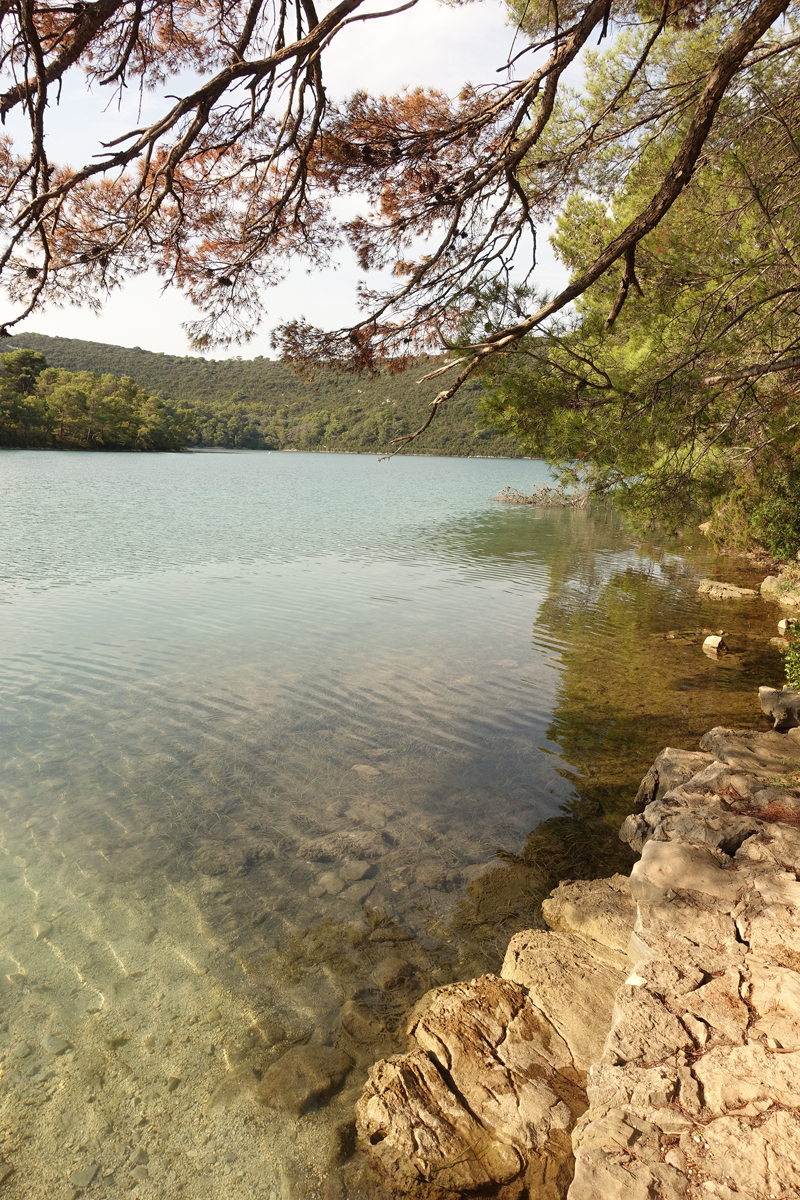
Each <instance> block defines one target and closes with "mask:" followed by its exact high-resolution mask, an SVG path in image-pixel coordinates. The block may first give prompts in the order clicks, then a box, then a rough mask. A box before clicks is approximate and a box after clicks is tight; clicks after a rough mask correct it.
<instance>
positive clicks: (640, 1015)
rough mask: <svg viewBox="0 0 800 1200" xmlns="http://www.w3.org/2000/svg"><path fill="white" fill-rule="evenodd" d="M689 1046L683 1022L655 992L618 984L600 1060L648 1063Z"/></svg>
mask: <svg viewBox="0 0 800 1200" xmlns="http://www.w3.org/2000/svg"><path fill="white" fill-rule="evenodd" d="M692 1048H693V1047H692V1039H691V1037H690V1036H689V1034H688V1033H687V1031H686V1029H685V1028H684V1026H683V1025H682V1024H681V1022H680V1021H679V1020H678V1018H677V1017H676V1016H674V1014H673V1013H671V1012H670V1011H669V1009H668V1008H667V1007H666V1005H665V1004H663V1003H662V1002H661V1001H660V1000H659V999H658V998H657V997H656V996H654V995H652V993H651V992H649V991H648V990H647V989H646V988H643V987H635V986H631V985H626V986H625V987H622V988H620V990H619V992H618V993H617V998H616V1002H615V1004H614V1012H613V1018H612V1025H611V1031H610V1032H609V1034H608V1037H607V1039H606V1043H605V1048H604V1050H603V1059H602V1061H603V1062H604V1063H609V1064H611V1065H612V1066H613V1065H615V1064H620V1063H630V1062H637V1063H642V1064H643V1065H650V1064H652V1063H657V1062H659V1061H660V1060H661V1059H664V1058H668V1057H670V1056H673V1055H675V1054H676V1053H677V1052H678V1051H679V1050H690V1049H692Z"/></svg>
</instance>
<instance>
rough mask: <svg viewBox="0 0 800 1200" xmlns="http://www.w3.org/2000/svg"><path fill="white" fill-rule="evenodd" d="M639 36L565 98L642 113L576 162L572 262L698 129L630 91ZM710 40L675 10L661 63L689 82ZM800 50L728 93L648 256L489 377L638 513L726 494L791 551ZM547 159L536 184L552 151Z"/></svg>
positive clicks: (499, 394) (563, 117)
mask: <svg viewBox="0 0 800 1200" xmlns="http://www.w3.org/2000/svg"><path fill="white" fill-rule="evenodd" d="M644 36H645V32H644V31H643V30H639V31H635V30H627V31H625V32H624V33H623V34H622V35H621V36H620V38H619V39H618V40H617V41H616V43H615V44H614V47H613V49H612V50H611V51H609V52H607V53H604V52H597V53H595V54H592V55H590V56H589V57H588V59H587V77H586V91H585V94H584V95H583V96H581V97H577V96H576V97H575V98H574V103H573V104H572V105H571V106H564V108H563V111H562V112H561V113H560V116H559V122H560V129H561V133H560V134H559V136H562V135H565V134H566V133H568V132H569V130H570V129H571V128H574V130H575V136H576V137H577V135H578V132H579V130H580V129H581V128H589V127H594V126H593V122H594V121H595V120H597V119H599V117H600V115H601V114H603V113H606V112H609V111H614V112H615V113H616V114H617V116H615V118H614V120H615V121H616V120H617V119H618V122H619V125H620V128H622V127H624V126H627V129H628V131H629V133H628V135H626V136H624V137H623V136H620V137H619V138H610V139H608V140H607V141H605V142H604V143H600V142H598V145H597V148H596V153H593V154H592V155H590V156H587V160H586V161H585V162H584V163H582V164H580V165H578V166H576V175H575V182H574V185H573V189H572V194H571V195H570V196H569V198H568V200H567V201H566V203H565V205H564V207H563V209H562V211H561V214H560V216H559V218H558V220H557V228H556V232H555V235H554V237H553V239H552V241H553V245H554V247H555V249H556V252H557V254H558V255H559V257H560V258H561V260H562V261H563V262H564V263H565V265H566V266H567V267H568V268H569V270H570V271H571V272H572V274H573V277H579V276H580V275H581V273H582V272H583V271H585V270H587V269H588V268H589V266H590V264H591V263H592V262H593V261H594V259H595V258H596V256H597V255H598V253H599V252H600V251H601V250H602V248H603V247H604V246H607V245H608V244H609V242H611V241H612V240H613V239H614V238H615V237H616V236H618V235H619V234H620V233H621V231H622V230H623V229H625V228H626V227H628V225H629V224H630V223H631V222H632V221H633V220H634V219H635V218H636V215H637V214H638V213H640V212H641V211H642V210H643V208H644V207H646V205H647V204H648V203H649V201H650V200H651V199H652V197H653V196H654V195H655V194H656V192H657V191H658V187H659V185H660V182H661V181H662V180H663V178H664V176H665V173H666V172H667V171H668V169H669V164H670V163H671V161H672V160H673V158H674V155H675V152H676V149H677V147H678V145H679V144H680V141H681V138H682V137H683V135H684V133H685V129H686V120H687V116H686V114H685V113H679V112H677V111H675V112H673V113H672V114H671V115H670V117H669V119H668V120H665V121H664V123H663V124H662V125H659V123H658V119H657V118H656V114H655V113H654V112H653V111H652V109H651V107H650V106H651V104H652V97H651V96H650V95H649V93H648V83H647V79H646V78H640V80H639V83H638V84H637V85H636V86H634V87H633V88H631V89H629V90H628V91H627V92H625V93H624V94H623V93H619V95H618V96H617V90H618V87H619V86H620V84H621V82H622V80H624V79H625V78H626V77H627V74H628V71H629V69H630V67H631V64H632V63H634V62H635V61H636V59H637V56H638V54H639V52H640V50H641V41H642V38H643V37H644ZM709 46H710V43H709V36H708V29H707V28H706V27H705V26H704V27H703V28H702V29H694V28H693V27H692V26H691V24H687V26H686V27H685V28H680V27H677V28H674V29H671V30H669V31H668V32H666V33H665V35H664V36H663V37H662V38H661V39H660V40H659V43H658V44H657V46H656V48H655V50H654V55H653V56H652V57H651V59H650V62H649V66H648V70H649V71H653V72H655V71H656V69H658V71H660V72H662V74H663V80H664V81H666V82H667V83H668V84H669V86H670V87H671V88H676V89H678V90H680V89H681V88H682V87H684V86H688V84H689V82H690V81H691V80H692V79H695V78H697V77H698V76H699V75H702V74H703V72H704V71H705V70H706V69H707V66H708V55H709ZM799 68H800V57H798V54H797V52H796V51H794V52H793V53H792V54H791V55H787V56H785V57H784V58H783V59H782V60H780V61H777V60H765V61H764V62H763V63H761V64H759V65H758V66H756V67H753V68H752V78H751V85H752V87H751V89H750V90H749V89H748V88H744V87H743V88H742V90H741V92H736V93H732V94H731V95H730V96H728V97H726V100H725V103H724V105H723V106H722V107H721V109H720V113H719V117H718V120H717V124H716V127H715V134H714V136H713V137H712V139H711V140H710V142H709V143H708V145H707V147H706V150H705V152H704V157H703V159H702V161H701V163H700V164H699V165H698V167H697V169H696V170H695V172H694V174H693V176H692V179H691V182H690V183H689V185H688V186H687V187H686V188H685V190H684V191H683V192H682V194H681V195H680V197H679V199H678V200H677V201H676V203H675V204H674V205H673V206H672V208H670V209H669V211H668V212H667V213H666V214H665V216H664V217H663V219H662V220H661V222H660V224H659V225H658V226H657V227H656V228H655V229H653V230H652V231H651V232H649V233H648V234H646V235H645V236H643V237H642V238H641V240H640V241H639V242H638V244H637V246H636V250H635V259H634V257H633V256H632V255H631V256H630V258H629V259H628V260H626V261H620V262H619V263H618V266H617V268H616V269H615V271H614V272H612V273H608V274H606V275H604V276H602V277H601V278H599V279H598V280H597V281H596V282H595V283H594V284H593V285H592V286H591V287H590V288H589V289H588V290H587V291H585V292H584V293H583V294H582V295H581V296H580V297H579V298H578V299H576V301H575V308H574V311H573V312H572V314H571V315H569V316H563V315H559V316H558V317H556V318H553V320H552V322H551V324H550V325H549V327H547V328H544V327H542V328H541V329H540V330H539V332H537V333H536V334H535V335H532V336H530V337H528V338H527V339H526V340H525V341H524V343H523V344H522V345H520V347H519V348H518V350H516V351H515V352H512V353H510V354H509V355H508V356H507V357H506V358H505V359H503V360H500V362H499V363H498V364H497V365H495V366H494V367H493V368H490V374H489V376H488V377H487V382H488V384H489V388H490V396H489V410H490V413H491V419H492V421H493V423H494V424H496V425H497V426H498V427H499V428H501V429H504V430H506V431H507V432H509V433H513V434H515V435H516V436H517V437H519V438H520V440H521V442H522V444H523V446H524V447H525V448H526V449H527V450H528V451H529V452H531V453H534V454H541V455H543V456H544V457H546V458H547V459H548V460H549V461H550V462H551V463H552V464H553V465H554V466H556V467H557V468H559V469H560V470H561V472H562V473H563V476H564V477H565V478H576V477H579V478H580V479H581V480H582V481H583V482H585V483H587V484H588V485H589V486H590V487H591V488H592V489H593V491H594V492H595V494H597V495H608V494H613V496H614V497H615V499H616V501H617V502H618V503H619V504H620V505H621V506H622V507H623V508H625V509H627V511H628V512H629V513H630V514H631V515H632V517H633V518H635V520H636V522H637V523H639V524H646V523H649V522H652V521H659V522H661V523H663V524H665V525H666V526H667V527H668V528H670V529H674V528H677V527H679V526H681V525H682V524H684V523H685V522H686V521H688V520H696V519H697V518H698V517H700V516H701V515H704V514H707V513H709V512H710V511H711V510H712V507H713V506H714V505H715V504H717V505H719V504H720V503H724V504H725V507H726V515H725V518H724V519H723V520H721V521H720V522H718V527H719V528H720V529H721V528H722V526H726V528H727V529H728V530H729V531H730V532H731V533H732V534H733V535H734V536H733V537H732V539H731V540H732V541H734V542H735V543H738V544H744V543H749V542H755V541H759V542H763V544H764V545H767V546H768V547H769V548H770V549H772V551H773V553H775V554H778V555H779V556H786V555H790V554H793V553H794V552H795V550H796V549H797V545H798V532H800V516H798V512H800V506H799V505H798V495H800V491H799V490H798V483H797V478H796V476H795V475H794V474H793V473H792V466H791V464H793V463H795V462H797V461H798V459H800V359H798V356H797V350H796V347H797V345H798V338H800V293H799V292H798V288H797V267H796V262H797V255H798V253H800V235H799V232H798V231H800V168H798V159H797V153H796V146H795V144H794V141H793V138H792V136H791V135H790V134H789V133H788V132H787V131H788V129H789V128H790V127H796V125H797V120H798V101H797V87H796V80H797V77H798V70H799ZM640 85H641V87H640ZM615 96H616V97H617V98H616V99H615ZM612 101H613V103H612ZM779 114H780V115H779ZM762 118H763V119H762ZM650 122H652V125H651V124H650ZM536 158H537V160H539V161H537V162H536V163H535V164H534V163H531V164H530V167H529V181H528V188H529V191H530V193H531V194H532V196H534V197H535V194H536V188H537V187H538V186H540V185H539V183H538V181H539V179H540V175H541V170H542V169H544V167H545V166H546V163H543V162H542V161H541V160H542V159H546V155H544V154H541V153H540V151H539V150H537V153H536ZM542 300H543V298H542V297H534V296H532V297H531V298H530V300H529V303H528V306H527V309H528V311H530V310H531V309H535V308H537V307H538V306H539V304H540V303H541V302H542ZM478 332H479V331H478V330H477V329H476V328H473V329H467V330H465V340H467V341H469V340H476V334H477V333H478ZM775 366H777V367H778V369H777V370H774V369H773V368H774V367H775Z"/></svg>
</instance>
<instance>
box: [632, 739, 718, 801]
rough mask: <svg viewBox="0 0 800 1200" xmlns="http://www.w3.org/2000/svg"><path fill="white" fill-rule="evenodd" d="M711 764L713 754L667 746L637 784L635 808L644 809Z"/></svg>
mask: <svg viewBox="0 0 800 1200" xmlns="http://www.w3.org/2000/svg"><path fill="white" fill-rule="evenodd" d="M713 762H714V755H713V754H704V753H702V752H701V751H699V750H676V749H674V748H673V747H672V746H667V747H666V749H665V750H662V751H661V753H660V754H659V755H658V757H657V758H656V760H655V762H654V763H653V765H652V767H650V769H649V770H648V772H647V774H646V775H645V777H644V779H643V780H642V782H641V783H640V784H639V790H638V792H637V793H636V799H635V801H634V804H635V807H636V808H637V809H640V808H644V806H645V805H646V804H650V803H651V802H652V801H653V800H660V799H661V797H662V796H665V795H666V793H667V792H669V791H671V790H672V788H674V787H677V786H678V785H679V784H681V783H687V782H688V780H690V779H691V778H692V776H693V775H696V774H697V772H698V771H702V770H703V768H704V767H707V766H709V765H710V764H711V763H713Z"/></svg>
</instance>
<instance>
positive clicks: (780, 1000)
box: [746, 954, 800, 1050]
mask: <svg viewBox="0 0 800 1200" xmlns="http://www.w3.org/2000/svg"><path fill="white" fill-rule="evenodd" d="M746 962H747V968H748V975H749V980H748V983H747V1000H748V1002H749V1004H750V1005H751V1007H752V1008H753V1009H754V1010H755V1011H756V1012H757V1013H758V1014H759V1018H758V1020H757V1021H756V1022H755V1023H754V1025H753V1030H754V1031H755V1032H756V1033H757V1034H758V1033H760V1034H763V1036H764V1037H767V1038H770V1039H771V1040H772V1041H773V1042H775V1043H776V1044H777V1045H778V1046H780V1048H781V1049H783V1050H800V974H798V972H797V971H792V970H790V969H788V968H787V967H779V966H776V964H775V961H774V959H772V958H771V957H769V956H762V955H760V954H752V955H748V956H747V959H746Z"/></svg>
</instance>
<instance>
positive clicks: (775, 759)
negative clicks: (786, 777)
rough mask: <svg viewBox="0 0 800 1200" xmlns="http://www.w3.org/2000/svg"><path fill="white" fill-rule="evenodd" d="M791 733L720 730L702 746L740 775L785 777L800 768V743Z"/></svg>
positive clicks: (704, 739)
mask: <svg viewBox="0 0 800 1200" xmlns="http://www.w3.org/2000/svg"><path fill="white" fill-rule="evenodd" d="M794 732H795V731H794V730H790V731H789V733H777V732H771V733H757V732H755V731H754V730H752V729H724V728H722V727H721V726H717V727H716V728H715V729H711V730H709V732H708V733H706V734H704V735H703V736H702V738H701V739H700V746H701V748H702V749H703V750H707V751H708V752H709V753H711V754H713V755H714V756H715V757H716V758H718V759H719V760H720V761H721V762H724V763H727V764H728V766H731V767H734V768H735V769H736V770H739V771H750V772H753V773H755V774H762V775H763V774H773V775H783V774H784V773H785V772H786V771H787V770H790V769H792V764H794V767H793V769H794V770H797V769H799V768H800V743H798V742H796V741H795V740H794V739H793V738H792V737H790V736H789V734H793V733H794Z"/></svg>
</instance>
